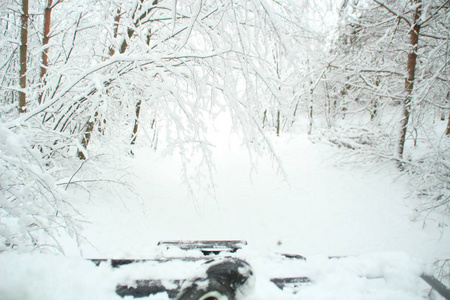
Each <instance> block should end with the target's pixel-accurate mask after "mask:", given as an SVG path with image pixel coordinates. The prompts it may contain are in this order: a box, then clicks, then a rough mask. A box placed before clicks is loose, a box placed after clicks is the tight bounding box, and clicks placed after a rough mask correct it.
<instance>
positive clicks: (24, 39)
mask: <svg viewBox="0 0 450 300" xmlns="http://www.w3.org/2000/svg"><path fill="white" fill-rule="evenodd" d="M20 22H21V24H20V25H21V29H20V58H19V59H20V70H19V84H20V88H21V91H20V92H19V113H24V112H25V111H26V109H27V95H26V93H25V89H26V88H27V52H28V0H22V15H21V16H20Z"/></svg>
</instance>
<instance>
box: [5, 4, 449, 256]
mask: <svg viewBox="0 0 450 300" xmlns="http://www.w3.org/2000/svg"><path fill="white" fill-rule="evenodd" d="M0 28H1V29H0V30H1V32H2V35H1V39H0V93H1V98H0V99H1V100H0V252H3V251H11V250H13V251H19V252H30V251H35V250H38V251H50V252H63V251H64V246H63V245H62V244H63V243H64V241H65V240H66V239H71V240H73V241H74V242H75V243H76V244H77V245H81V244H83V243H85V242H86V241H85V240H84V237H83V230H82V228H83V223H84V222H85V221H86V219H85V217H84V216H83V214H82V213H81V212H80V211H79V208H78V206H77V205H76V201H74V200H73V198H74V197H75V198H76V195H77V194H79V193H83V194H85V195H88V196H89V195H90V194H91V193H94V192H93V190H95V188H98V187H99V186H101V187H102V188H104V189H109V188H111V186H112V187H113V188H117V190H118V191H123V192H127V193H133V189H134V188H133V184H132V181H133V179H130V178H127V174H128V173H127V172H128V171H127V163H128V162H129V161H132V160H133V159H135V158H136V151H137V149H139V148H146V149H151V151H153V152H155V153H156V152H158V153H163V154H164V155H166V156H167V155H168V156H174V157H175V156H176V157H177V159H179V161H180V169H179V170H178V174H180V176H181V177H180V178H181V179H180V180H181V182H182V183H183V184H182V186H181V187H180V188H182V189H183V191H184V192H185V196H186V198H188V199H190V200H189V201H192V203H193V205H195V203H197V205H198V203H199V202H198V201H200V200H199V198H202V197H207V198H208V199H209V200H208V201H211V202H214V201H218V202H219V200H214V197H215V189H216V181H215V166H216V160H215V159H214V155H213V153H214V151H215V150H214V149H216V148H217V147H219V146H218V145H216V144H215V139H214V135H215V130H216V129H217V128H219V127H220V128H222V127H224V128H227V130H228V131H227V132H228V133H229V134H231V135H233V136H235V137H238V138H239V140H238V143H239V145H241V146H242V147H243V148H244V149H245V152H246V153H247V154H246V155H247V159H248V160H249V161H250V162H251V163H250V169H255V170H256V169H258V168H260V162H259V161H260V160H261V159H260V157H261V156H262V157H267V158H269V160H268V161H269V163H268V164H270V168H271V169H273V170H274V172H276V173H277V174H278V175H277V176H279V177H280V178H285V179H286V180H287V181H288V182H289V179H288V178H287V177H286V176H285V173H286V172H285V167H286V165H285V164H284V162H283V156H282V155H280V153H279V152H278V151H277V144H278V143H279V141H280V140H281V139H283V138H286V137H290V136H292V135H295V134H304V135H305V136H307V138H308V139H309V140H310V141H311V142H312V143H325V144H327V145H329V146H330V147H333V148H336V149H339V151H340V152H339V153H344V154H343V157H345V158H342V160H341V161H340V163H341V164H344V165H345V166H347V167H348V166H355V167H361V166H368V165H370V166H372V167H373V166H375V167H374V168H376V169H382V168H393V169H394V170H395V172H397V177H398V178H401V180H405V182H406V186H407V191H406V192H405V193H404V194H403V199H400V200H401V201H404V202H405V203H409V204H412V203H414V205H411V206H410V207H409V210H410V212H411V215H414V216H415V222H419V223H420V222H424V223H425V222H426V220H427V218H429V217H430V216H431V215H433V216H434V217H433V218H434V220H438V221H436V222H434V223H433V225H432V226H435V227H436V228H437V230H439V231H440V232H441V233H442V234H444V233H446V232H447V230H448V227H447V226H448V225H449V224H448V217H449V213H450V82H449V80H450V73H449V71H450V69H449V62H450V43H449V39H450V2H449V1H448V0H326V1H325V0H324V1H312V0H295V1H294V0H242V1H234V0H215V1H213V0H190V1H177V0H150V1H147V0H125V1H116V0H31V1H29V0H3V1H0ZM297 159H298V160H308V159H309V158H308V157H297ZM105 166H114V167H113V168H116V171H117V172H116V174H117V176H116V177H114V176H111V177H105V176H104V174H103V173H102V170H103V169H104V168H105ZM243 172H252V171H251V170H243ZM205 195H206V196H205ZM141 196H142V195H141ZM219 204H220V203H219ZM424 220H425V221H424ZM445 220H447V221H445ZM448 258H449V257H445V259H448ZM440 259H444V257H441V258H440Z"/></svg>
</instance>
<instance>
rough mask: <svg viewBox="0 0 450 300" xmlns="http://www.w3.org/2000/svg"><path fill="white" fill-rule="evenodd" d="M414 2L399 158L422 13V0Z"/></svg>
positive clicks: (415, 61)
mask: <svg viewBox="0 0 450 300" xmlns="http://www.w3.org/2000/svg"><path fill="white" fill-rule="evenodd" d="M414 4H416V5H417V6H416V9H415V10H414V13H413V22H412V28H411V29H410V31H409V44H410V48H411V49H410V51H409V53H408V61H407V63H406V79H405V93H406V96H405V98H404V100H403V107H402V119H401V121H400V136H399V140H398V145H397V147H398V149H397V154H398V158H399V159H400V160H401V159H403V155H404V151H405V142H406V134H407V131H408V123H409V118H410V114H411V100H412V96H413V90H414V81H415V74H416V65H417V50H418V48H419V32H420V24H419V19H420V16H421V13H422V0H414Z"/></svg>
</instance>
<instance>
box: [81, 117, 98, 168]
mask: <svg viewBox="0 0 450 300" xmlns="http://www.w3.org/2000/svg"><path fill="white" fill-rule="evenodd" d="M94 120H95V117H94ZM94 120H92V119H90V120H89V121H88V122H87V123H86V130H85V132H84V136H83V139H82V140H81V145H82V146H83V149H87V146H88V144H89V142H90V140H91V135H92V131H93V130H94V125H95V122H94ZM77 156H78V158H79V159H82V160H86V158H87V157H86V155H84V152H83V151H82V150H80V149H78V152H77Z"/></svg>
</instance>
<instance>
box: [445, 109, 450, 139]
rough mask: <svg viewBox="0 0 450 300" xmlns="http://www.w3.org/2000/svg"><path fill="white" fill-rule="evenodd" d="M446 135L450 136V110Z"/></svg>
mask: <svg viewBox="0 0 450 300" xmlns="http://www.w3.org/2000/svg"><path fill="white" fill-rule="evenodd" d="M445 135H447V136H450V111H449V112H448V115H447V129H446V130H445Z"/></svg>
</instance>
